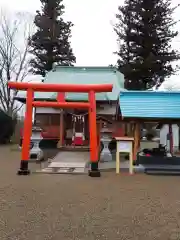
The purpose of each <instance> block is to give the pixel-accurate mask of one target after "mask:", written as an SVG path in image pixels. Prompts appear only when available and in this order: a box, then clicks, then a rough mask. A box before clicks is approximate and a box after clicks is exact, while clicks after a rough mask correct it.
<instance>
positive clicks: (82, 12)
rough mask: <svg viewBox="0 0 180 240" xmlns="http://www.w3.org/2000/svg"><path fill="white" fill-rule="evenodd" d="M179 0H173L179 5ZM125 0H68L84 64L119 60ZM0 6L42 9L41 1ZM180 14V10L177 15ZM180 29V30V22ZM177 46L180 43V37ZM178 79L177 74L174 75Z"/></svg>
mask: <svg viewBox="0 0 180 240" xmlns="http://www.w3.org/2000/svg"><path fill="white" fill-rule="evenodd" d="M178 1H179V0H172V3H174V4H176V3H177V2H178ZM122 3H123V0H64V4H65V7H66V13H65V15H64V17H65V19H67V20H71V21H72V22H73V23H74V27H73V29H72V39H71V42H72V47H73V50H74V53H75V56H76V58H77V65H80V66H107V65H109V64H115V63H116V56H115V55H114V54H113V52H114V51H116V50H117V45H116V35H115V33H114V32H113V28H112V23H113V22H115V13H116V12H117V8H118V5H120V4H122ZM0 6H1V7H6V8H9V9H11V10H12V11H29V12H31V13H35V11H36V10H37V9H40V1H39V0H9V1H8V0H0ZM178 16H180V10H179V12H177V13H176V16H175V18H178ZM177 29H179V30H180V24H178V26H177ZM173 45H174V46H175V47H176V48H178V45H179V46H180V37H179V38H177V39H176V40H175V41H174V42H173ZM173 78H176V77H173Z"/></svg>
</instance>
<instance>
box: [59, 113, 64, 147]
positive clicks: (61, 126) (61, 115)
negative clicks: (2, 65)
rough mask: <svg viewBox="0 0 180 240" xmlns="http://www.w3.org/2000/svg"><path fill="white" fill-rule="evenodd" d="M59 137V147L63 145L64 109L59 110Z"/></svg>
mask: <svg viewBox="0 0 180 240" xmlns="http://www.w3.org/2000/svg"><path fill="white" fill-rule="evenodd" d="M59 129H60V138H59V147H62V146H63V145H64V111H63V110H61V113H60V128H59Z"/></svg>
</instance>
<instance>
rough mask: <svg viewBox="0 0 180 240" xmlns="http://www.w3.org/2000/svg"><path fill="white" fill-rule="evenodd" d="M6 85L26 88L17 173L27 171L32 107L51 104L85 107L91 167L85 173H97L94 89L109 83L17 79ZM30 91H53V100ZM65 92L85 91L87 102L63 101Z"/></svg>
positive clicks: (108, 89)
mask: <svg viewBox="0 0 180 240" xmlns="http://www.w3.org/2000/svg"><path fill="white" fill-rule="evenodd" d="M8 86H9V88H11V89H16V90H25V91H27V95H26V113H25V121H24V130H23V131H24V132H23V143H22V154H21V163H20V169H19V171H18V175H29V174H30V171H29V169H28V160H29V149H30V141H31V134H32V111H33V107H53V108H80V109H88V111H89V134H90V160H91V170H90V171H89V176H91V177H100V171H99V168H98V155H99V154H98V143H97V126H96V98H95V93H98V92H111V91H112V88H113V85H112V84H103V85H99V84H97V85H96V84H94V85H70V84H45V83H25V82H23V83H19V82H9V83H8ZM34 92H57V93H58V94H57V102H48V101H34ZM65 92H76V93H88V94H89V102H66V101H65V97H64V96H65Z"/></svg>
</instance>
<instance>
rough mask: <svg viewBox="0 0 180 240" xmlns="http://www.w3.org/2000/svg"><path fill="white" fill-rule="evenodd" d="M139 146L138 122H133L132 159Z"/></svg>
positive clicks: (135, 157) (134, 157)
mask: <svg viewBox="0 0 180 240" xmlns="http://www.w3.org/2000/svg"><path fill="white" fill-rule="evenodd" d="M139 146H140V124H139V122H136V123H135V124H134V151H133V159H134V160H136V159H137V152H138V149H139Z"/></svg>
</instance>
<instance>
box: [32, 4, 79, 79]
mask: <svg viewBox="0 0 180 240" xmlns="http://www.w3.org/2000/svg"><path fill="white" fill-rule="evenodd" d="M40 1H41V4H42V9H41V11H37V12H36V13H37V15H36V17H35V20H34V23H35V25H36V27H37V31H36V33H35V34H34V35H33V36H32V37H31V38H30V41H29V45H30V47H31V53H32V54H33V55H34V58H32V60H31V62H30V63H31V66H32V72H33V73H35V74H40V75H42V76H45V74H46V73H47V72H48V71H50V70H51V69H52V68H53V65H54V64H58V65H63V66H70V65H72V64H73V63H75V61H76V58H75V56H74V54H73V51H72V48H71V46H70V41H69V38H70V37H71V27H72V26H73V24H72V23H71V22H65V21H64V20H63V18H62V15H63V13H64V8H65V7H64V5H63V4H62V1H63V0H40Z"/></svg>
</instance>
